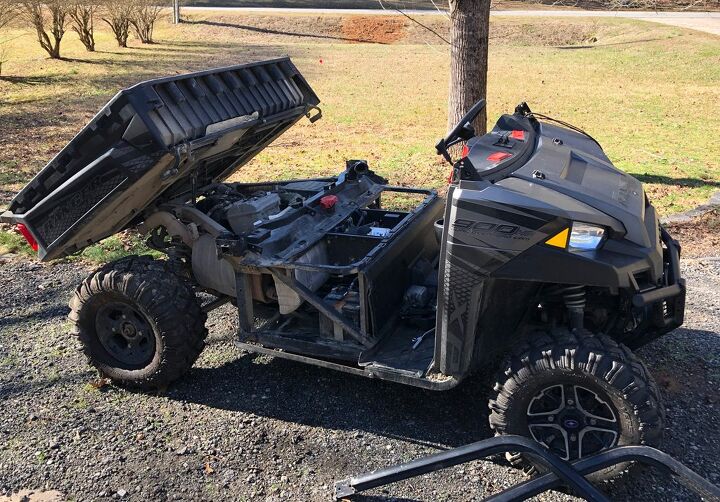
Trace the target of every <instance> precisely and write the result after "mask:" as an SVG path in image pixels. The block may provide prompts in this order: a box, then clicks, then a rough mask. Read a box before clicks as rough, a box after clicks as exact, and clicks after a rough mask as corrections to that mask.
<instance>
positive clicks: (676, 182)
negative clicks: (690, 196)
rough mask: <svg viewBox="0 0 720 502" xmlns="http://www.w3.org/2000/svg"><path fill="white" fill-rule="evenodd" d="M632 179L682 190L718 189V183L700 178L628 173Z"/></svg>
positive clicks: (719, 185)
mask: <svg viewBox="0 0 720 502" xmlns="http://www.w3.org/2000/svg"><path fill="white" fill-rule="evenodd" d="M628 174H630V175H631V176H633V177H634V178H637V179H638V180H640V181H642V182H643V183H653V184H656V185H672V186H678V187H684V188H702V187H706V186H711V187H715V188H718V187H720V182H717V181H713V180H704V179H701V178H673V177H671V176H664V175H661V174H646V173H643V174H640V173H628Z"/></svg>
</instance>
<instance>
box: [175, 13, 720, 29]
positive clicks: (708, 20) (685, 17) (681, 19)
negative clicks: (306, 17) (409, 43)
mask: <svg viewBox="0 0 720 502" xmlns="http://www.w3.org/2000/svg"><path fill="white" fill-rule="evenodd" d="M183 10H184V11H195V10H205V11H207V10H210V11H224V12H245V13H251V12H269V13H278V14H281V13H286V14H303V13H305V14H361V15H387V14H388V13H396V11H393V10H380V9H301V8H291V7H276V8H264V7H183ZM403 12H404V13H406V14H408V15H411V16H437V15H439V13H438V12H437V11H433V10H412V9H411V10H403ZM491 15H493V16H511V17H621V18H629V19H639V20H642V21H651V22H655V23H662V24H668V25H671V26H679V27H681V28H689V29H693V30H698V31H704V32H706V33H712V34H714V35H720V12H653V11H612V10H593V11H587V10H494V11H492V13H491Z"/></svg>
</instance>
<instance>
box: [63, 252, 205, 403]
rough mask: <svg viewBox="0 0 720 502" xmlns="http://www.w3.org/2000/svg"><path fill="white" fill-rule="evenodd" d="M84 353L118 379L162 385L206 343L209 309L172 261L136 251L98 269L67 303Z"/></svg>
mask: <svg viewBox="0 0 720 502" xmlns="http://www.w3.org/2000/svg"><path fill="white" fill-rule="evenodd" d="M70 309H71V312H70V320H71V321H72V322H73V323H74V332H75V334H76V335H77V336H78V338H79V339H80V342H81V343H82V347H83V351H84V352H85V355H86V356H87V357H88V359H89V360H90V363H91V364H92V365H93V366H95V367H96V368H97V369H98V370H100V372H101V373H102V374H103V375H105V376H107V377H109V378H110V379H111V380H112V381H113V382H114V383H117V384H120V385H125V386H129V387H139V388H146V389H147V388H158V387H164V386H166V385H167V384H169V383H170V382H172V381H173V380H175V379H177V378H179V377H180V376H181V375H183V374H184V373H185V372H186V371H187V370H188V369H190V367H191V366H192V365H193V363H194V362H195V360H196V359H197V358H198V356H199V355H200V352H202V349H203V347H204V346H205V337H206V335H207V330H206V329H205V320H206V315H205V313H204V312H203V311H202V310H201V308H200V305H199V303H198V301H197V298H196V296H195V293H194V292H193V290H192V287H191V286H190V284H189V283H188V281H187V280H185V279H184V278H182V277H180V276H178V275H177V274H175V273H174V271H173V269H172V268H171V267H170V265H169V264H168V263H167V262H164V261H155V260H153V259H152V258H150V257H147V256H141V257H138V256H131V257H128V258H124V259H122V260H118V261H116V262H113V263H109V264H107V265H105V266H103V267H102V268H100V269H99V270H97V271H95V272H93V273H92V274H91V275H90V276H89V277H88V278H87V279H85V280H84V281H83V282H82V284H80V286H78V288H77V289H76V291H75V294H74V295H73V297H72V299H71V301H70Z"/></svg>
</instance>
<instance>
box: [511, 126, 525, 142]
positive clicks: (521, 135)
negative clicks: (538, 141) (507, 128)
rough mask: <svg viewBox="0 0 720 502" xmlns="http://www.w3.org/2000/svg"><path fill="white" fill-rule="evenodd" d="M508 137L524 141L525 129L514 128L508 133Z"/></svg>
mask: <svg viewBox="0 0 720 502" xmlns="http://www.w3.org/2000/svg"><path fill="white" fill-rule="evenodd" d="M510 137H511V138H512V139H519V140H522V141H525V131H520V130H517V129H516V130H514V131H512V132H511V133H510Z"/></svg>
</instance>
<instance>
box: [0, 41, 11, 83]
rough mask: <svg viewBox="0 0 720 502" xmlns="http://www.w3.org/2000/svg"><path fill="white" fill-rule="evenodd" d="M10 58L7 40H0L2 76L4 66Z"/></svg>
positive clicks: (0, 74)
mask: <svg viewBox="0 0 720 502" xmlns="http://www.w3.org/2000/svg"><path fill="white" fill-rule="evenodd" d="M9 59H10V52H9V51H8V48H7V45H6V44H5V42H0V78H2V67H3V64H4V63H7V61H8V60H9Z"/></svg>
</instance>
